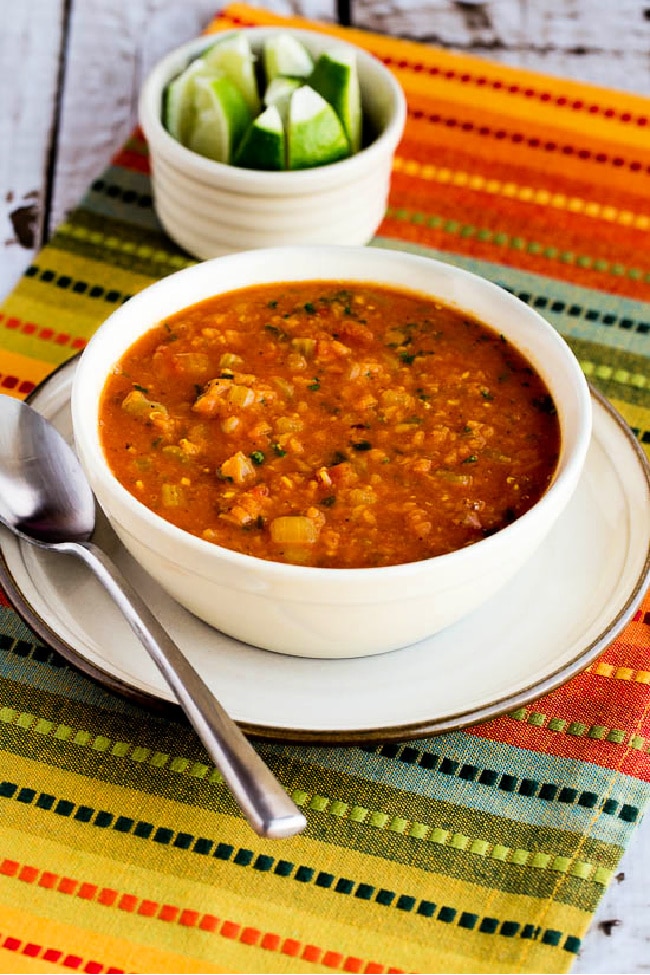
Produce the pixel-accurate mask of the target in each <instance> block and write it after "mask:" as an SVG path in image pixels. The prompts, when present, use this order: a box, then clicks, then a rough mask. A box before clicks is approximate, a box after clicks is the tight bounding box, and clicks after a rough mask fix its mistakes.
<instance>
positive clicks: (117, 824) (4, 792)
mask: <svg viewBox="0 0 650 975" xmlns="http://www.w3.org/2000/svg"><path fill="white" fill-rule="evenodd" d="M0 799H4V800H14V801H16V802H20V803H22V804H24V805H32V806H34V807H35V808H36V809H38V810H40V811H42V812H43V813H52V814H54V815H57V816H60V817H65V818H68V817H70V818H72V819H73V820H75V822H76V823H78V824H79V825H80V826H82V827H94V828H95V829H111V830H115V831H116V832H118V833H120V834H122V835H125V836H126V835H129V836H131V837H133V838H134V839H136V840H141V841H145V842H152V843H156V844H157V846H158V848H159V849H161V850H164V849H173V850H175V851H178V852H184V853H194V854H198V855H200V856H211V857H213V858H215V859H217V860H219V861H221V862H222V863H230V864H232V865H233V866H236V867H237V868H238V869H241V868H250V869H253V870H256V871H257V872H258V873H271V872H272V873H273V874H274V876H276V877H278V878H283V879H286V880H288V881H289V880H291V881H294V882H296V883H300V884H303V885H304V884H310V885H313V886H314V887H316V888H318V889H319V891H321V892H322V893H323V895H326V894H328V893H329V894H335V895H338V896H347V897H354V898H355V899H356V900H357V901H358V902H361V903H364V902H365V903H368V904H370V903H373V904H376V905H379V906H381V907H385V908H390V909H394V910H398V911H402V912H403V913H405V914H415V915H418V916H419V917H421V918H423V919H429V920H435V921H440V922H441V923H444V924H456V925H458V926H459V927H461V928H464V929H465V930H476V931H478V932H480V933H483V934H500V935H501V936H503V937H506V938H513V937H520V938H525V939H531V940H536V941H539V942H540V943H541V944H545V945H548V946H550V947H555V948H560V949H562V950H564V951H568V952H571V953H577V951H578V950H579V947H580V939H579V938H578V937H577V936H576V935H574V934H571V933H567V932H562V931H559V930H557V929H554V928H543V927H541V926H537V925H535V924H533V923H531V922H529V923H521V922H518V921H512V920H508V919H501V918H495V917H493V916H491V915H484V916H481V915H478V914H475V913H469V912H466V911H463V910H462V909H461V908H459V907H457V906H455V905H452V904H446V903H443V904H440V903H435V902H433V901H431V900H428V899H422V898H420V897H418V896H415V895H413V894H412V893H410V892H408V891H398V890H392V889H390V888H387V887H383V886H381V885H378V884H375V883H371V882H369V880H370V879H372V878H366V879H360V878H357V877H349V876H340V875H339V876H337V875H335V874H332V873H330V872H328V871H324V870H320V869H319V868H318V867H317V866H313V865H312V864H305V863H296V862H295V861H291V860H287V859H284V858H282V857H274V856H272V855H270V854H267V853H264V854H262V853H259V852H256V850H255V848H254V847H235V846H233V845H232V844H230V843H224V842H222V841H219V840H217V839H214V838H212V837H205V836H201V837H197V836H195V835H194V834H192V833H187V832H181V831H177V830H176V829H174V828H173V827H170V826H166V825H161V824H156V823H152V822H149V821H145V820H139V819H136V818H135V817H134V816H133V815H127V814H124V813H117V812H115V811H109V810H106V809H96V808H93V807H91V806H87V805H78V804H76V803H75V802H74V801H72V800H70V799H67V798H62V797H57V796H54V795H52V794H51V793H43V792H40V791H38V789H36V788H34V787H33V786H25V785H22V786H21V785H20V784H19V783H17V782H12V781H4V782H1V783H0Z"/></svg>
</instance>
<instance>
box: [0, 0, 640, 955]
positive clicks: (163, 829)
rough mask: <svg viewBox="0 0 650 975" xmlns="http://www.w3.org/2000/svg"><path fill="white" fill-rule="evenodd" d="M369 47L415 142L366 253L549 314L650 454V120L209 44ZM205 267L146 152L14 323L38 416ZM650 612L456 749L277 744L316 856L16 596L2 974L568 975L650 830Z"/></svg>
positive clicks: (589, 103) (454, 71)
mask: <svg viewBox="0 0 650 975" xmlns="http://www.w3.org/2000/svg"><path fill="white" fill-rule="evenodd" d="M257 24H287V25H290V24H294V25H300V26H309V27H311V28H313V29H318V30H323V31H325V32H327V33H331V34H333V35H338V36H343V37H348V38H350V39H352V40H353V41H355V42H356V43H358V44H359V45H360V46H362V47H363V48H366V49H367V50H369V51H370V52H372V53H373V54H375V55H376V56H377V57H378V58H380V59H381V60H382V61H383V62H384V63H385V64H386V65H388V66H389V67H390V68H391V70H393V71H394V72H395V74H396V76H397V77H398V79H399V80H400V82H401V83H402V85H403V87H404V89H405V92H406V95H407V99H408V106H409V112H408V121H407V126H406V131H405V134H404V138H403V140H402V142H401V145H400V147H399V149H398V153H397V157H396V160H395V165H394V172H393V180H392V188H391V195H390V201H389V205H388V210H387V213H386V217H385V219H384V221H383V223H382V225H381V227H380V228H379V231H378V235H377V237H376V239H375V240H374V241H373V244H372V246H379V247H393V248H403V249H407V250H412V251H414V252H416V253H423V254H429V255H433V256H435V257H437V258H440V259H442V260H445V261H448V262H450V263H452V264H456V265H459V266H462V267H464V268H468V269H470V270H472V271H476V272H478V273H480V274H482V275H484V276H485V277H487V278H490V279H491V280H493V281H495V282H497V283H498V284H500V285H502V286H503V287H506V288H507V289H508V290H510V291H512V292H513V293H514V294H516V295H518V296H519V297H520V298H521V299H523V300H524V301H526V302H527V303H529V304H531V305H532V306H533V307H535V308H537V309H538V310H539V311H540V312H541V313H542V314H543V315H544V316H545V317H547V318H548V320H549V321H551V322H552V324H553V325H554V326H555V327H556V328H557V329H558V330H559V331H560V332H561V333H562V335H564V336H565V337H566V338H567V340H568V341H569V343H570V344H571V346H572V348H573V349H574V351H575V352H576V355H577V356H578V359H579V361H580V363H581V365H582V367H583V369H584V371H585V374H586V375H587V377H588V378H589V379H590V380H591V382H592V383H593V384H594V386H595V387H597V388H598V389H599V390H600V391H601V392H602V393H603V394H604V395H605V396H606V397H607V398H608V399H609V400H610V401H611V402H612V404H613V405H614V406H615V407H616V408H617V410H618V411H619V412H620V413H621V414H622V415H623V417H624V418H625V419H626V421H627V422H628V424H629V425H630V426H631V427H632V428H633V430H634V433H635V435H636V436H637V437H638V439H639V441H640V442H641V444H643V445H645V446H646V448H648V447H649V446H650V370H649V368H648V363H649V361H650V264H648V261H647V250H648V249H647V246H644V245H645V244H646V243H647V233H648V229H650V217H649V216H648V213H649V212H650V209H649V203H650V200H649V197H650V182H649V180H648V175H649V173H650V145H649V143H648V127H649V126H650V101H647V100H644V99H642V98H639V97H634V96H631V95H627V94H623V93H620V92H614V91H610V90H605V89H599V88H595V87H590V86H585V85H581V84H578V83H575V82H569V81H566V80H563V79H559V78H551V77H547V76H544V75H540V74H532V73H528V72H525V71H522V70H518V69H514V68H508V67H504V66H503V65H497V64H494V63H491V62H489V61H483V60H478V59H474V58H470V57H466V56H463V55H459V54H453V53H449V52H444V51H439V50H436V49H434V48H431V47H426V46H424V45H419V44H415V43H412V42H406V41H401V40H396V39H393V38H388V37H383V36H378V35H374V34H371V33H365V32H360V31H354V30H346V29H344V28H335V27H332V26H331V25H324V24H313V23H306V22H304V21H301V20H299V19H298V18H282V17H278V16H275V15H272V14H270V13H268V12H266V11H263V10H259V9H253V8H249V7H246V6H243V5H234V6H230V7H228V8H226V9H225V10H223V11H222V12H221V13H220V14H219V16H218V18H217V20H216V21H215V22H214V24H213V25H212V27H211V29H213V30H215V31H218V30H221V29H227V28H231V27H233V26H247V25H257ZM190 263H192V261H191V259H190V258H189V257H188V256H187V255H185V254H184V253H182V252H181V251H179V250H178V249H177V248H176V247H175V246H174V245H173V244H172V243H171V242H170V241H169V240H168V239H167V238H166V237H165V235H164V234H163V233H162V231H161V230H160V228H159V225H158V223H157V221H156V218H155V215H154V211H153V209H152V200H151V187H150V183H149V175H148V158H147V149H146V145H145V143H144V141H143V138H142V136H141V133H139V132H135V133H134V134H133V136H132V138H131V139H130V140H129V141H128V143H127V144H126V145H125V146H124V147H122V148H121V149H120V150H119V152H117V154H116V156H115V158H114V160H113V161H112V164H111V166H110V167H109V168H108V169H107V170H106V172H104V173H103V174H101V175H99V176H98V178H97V180H96V181H95V182H93V184H92V185H91V186H90V187H89V189H88V192H87V194H86V195H85V197H84V199H83V200H82V201H81V203H80V204H79V206H78V207H77V208H75V209H74V210H73V211H72V212H71V213H70V214H69V217H68V219H67V220H66V222H65V223H64V224H63V225H62V226H60V227H59V228H58V230H57V232H56V234H55V235H54V237H53V239H52V240H51V242H50V243H49V244H48V245H47V246H46V247H45V248H44V249H43V250H42V251H41V252H40V253H39V254H38V255H37V257H36V259H35V261H34V263H33V265H32V266H30V267H29V268H28V269H27V272H26V273H25V275H24V277H23V278H22V279H21V281H20V282H19V284H18V286H17V287H16V289H15V290H14V292H13V293H12V294H11V295H10V296H9V298H8V299H7V300H6V302H5V303H4V305H3V306H2V308H0V391H1V392H3V393H9V394H10V395H13V396H17V397H25V396H27V395H28V394H29V393H30V392H31V391H32V390H33V389H34V387H35V386H36V385H37V384H38V383H40V382H42V381H43V380H44V379H45V378H46V377H47V376H48V375H49V374H50V373H51V372H52V371H53V370H54V369H55V368H56V367H57V366H58V365H59V364H60V363H62V362H64V361H66V360H67V359H68V358H70V357H71V356H72V355H73V354H75V353H76V352H77V351H78V350H80V349H82V348H83V346H84V344H85V342H86V341H87V340H88V338H89V337H90V336H91V334H92V333H93V331H94V330H95V329H96V328H97V327H98V325H99V324H100V323H101V322H102V321H103V320H104V319H105V318H106V317H107V316H108V314H109V313H110V312H111V311H112V310H113V309H114V308H115V307H117V305H119V304H120V303H121V302H122V301H124V300H125V299H126V298H127V297H128V296H129V295H132V294H134V293H135V292H137V291H139V290H140V289H142V288H143V287H145V286H146V285H148V284H149V283H150V282H152V281H154V280H156V279H158V278H160V277H162V276H164V275H166V274H169V273H171V272H172V271H175V270H177V269H179V268H181V267H183V266H186V265H188V264H190ZM649 688H650V601H648V599H647V597H646V600H645V602H642V603H641V605H640V606H639V607H638V609H637V611H636V613H635V615H634V617H633V619H632V620H631V621H630V622H629V623H628V624H627V625H626V627H625V628H624V629H623V631H622V632H621V633H620V634H619V636H618V638H617V639H615V640H614V642H613V643H612V644H611V645H610V646H609V647H608V648H607V649H606V650H605V652H604V653H603V654H602V656H601V657H600V658H599V659H598V660H597V661H596V662H594V663H592V664H591V665H590V666H589V668H588V669H587V670H586V671H585V672H583V673H581V674H580V675H578V676H576V677H574V678H573V679H572V680H571V681H569V682H568V683H567V684H565V685H564V686H563V687H561V688H560V689H558V690H556V691H554V692H552V693H550V694H548V695H547V696H545V697H544V698H542V699H539V700H537V701H535V702H534V704H531V705H528V706H526V707H523V708H520V709H519V710H517V711H515V712H513V713H509V714H507V715H505V716H503V717H500V718H499V719H497V720H494V721H491V722H489V723H485V724H482V725H480V726H476V727H472V728H469V729H466V730H465V731H462V732H456V733H451V734H445V735H441V736H439V737H435V738H433V737H432V738H425V739H419V740H414V741H408V742H390V743H384V744H378V745H375V744H372V745H364V746H363V747H357V746H348V747H328V746H320V745H309V746H307V745H294V744H285V743H282V742H259V744H258V747H259V750H260V752H261V754H262V755H263V756H264V758H265V759H266V760H267V761H268V762H269V764H270V766H271V767H272V768H273V770H274V771H275V772H276V774H277V775H278V777H279V778H280V780H281V781H282V782H283V783H284V785H285V786H286V788H287V789H288V790H289V791H290V792H291V794H292V795H293V796H294V798H295V800H296V802H297V803H298V804H299V805H300V806H301V807H302V808H303V809H304V811H305V813H306V816H307V820H308V826H307V829H306V831H305V833H304V834H303V835H301V836H299V837H295V838H293V839H290V840H283V841H266V840H262V839H260V838H258V837H257V836H255V835H254V834H253V833H252V832H251V831H250V829H249V828H248V826H247V825H246V824H245V822H244V821H243V819H242V818H241V816H240V815H239V813H238V811H237V808H236V806H235V804H234V802H233V800H232V799H231V797H230V795H229V793H228V791H227V789H226V788H225V786H224V785H223V783H222V781H221V778H220V776H219V774H218V773H217V772H216V770H215V769H214V768H213V767H212V766H211V765H210V763H209V761H208V760H207V758H206V755H205V753H204V751H203V749H202V747H201V745H200V744H199V743H198V741H197V739H196V737H195V735H194V733H193V732H192V731H191V729H190V728H189V727H188V725H187V723H186V722H185V720H184V718H183V717H182V716H181V715H180V714H179V715H177V716H176V717H173V716H172V717H171V718H167V717H163V716H162V715H160V714H157V713H153V712H148V711H147V710H146V709H144V708H141V707H139V706H137V705H135V704H133V703H131V702H129V701H127V700H126V699H124V698H122V697H120V696H118V695H115V694H113V693H111V692H110V691H108V690H107V689H106V688H104V687H102V686H100V685H99V684H97V683H95V682H93V681H92V680H91V679H90V678H89V677H86V676H84V675H83V674H82V673H81V672H79V671H78V670H76V669H75V667H74V666H72V665H71V664H69V663H67V662H66V661H65V660H64V659H63V658H62V657H60V656H59V655H58V654H57V653H56V652H55V651H54V650H52V649H51V648H50V647H48V646H45V645H43V643H42V641H40V640H39V639H38V638H37V637H36V636H35V634H34V633H33V632H31V631H30V630H29V629H28V627H27V626H26V624H25V623H24V622H22V621H21V619H20V618H19V616H18V615H17V613H16V612H15V611H14V610H13V609H12V607H11V606H10V605H9V601H8V600H6V599H5V600H4V601H3V600H2V596H1V595H0V971H5V972H15V971H24V972H50V971H52V972H60V971H62V970H68V971H70V970H72V971H78V972H312V971H313V972H407V971H410V972H413V971H415V972H562V971H568V970H569V969H570V968H571V965H572V963H573V961H574V960H575V958H576V955H577V953H578V952H579V949H580V944H581V939H582V938H583V936H584V934H585V932H586V930H587V929H588V927H589V924H590V921H591V918H592V916H593V912H594V910H595V908H596V905H597V904H598V901H599V898H600V897H601V895H602V893H603V891H604V890H605V887H606V885H607V884H608V883H609V882H610V880H611V879H612V877H613V876H614V874H615V873H616V870H617V863H618V861H619V858H620V856H621V854H622V852H623V850H624V849H625V846H626V844H627V842H628V840H629V839H630V836H631V835H632V832H633V830H634V829H635V828H636V826H637V824H638V823H639V821H640V820H641V818H642V816H643V813H644V811H645V808H646V806H647V803H648V796H649V789H648V780H649V779H650V757H649V753H650V717H649V702H650V695H649Z"/></svg>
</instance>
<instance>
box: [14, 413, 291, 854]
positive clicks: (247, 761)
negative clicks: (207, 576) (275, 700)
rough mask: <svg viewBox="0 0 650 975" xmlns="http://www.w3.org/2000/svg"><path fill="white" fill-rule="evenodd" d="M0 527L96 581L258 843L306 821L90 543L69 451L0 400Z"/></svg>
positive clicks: (88, 503)
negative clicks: (71, 558) (78, 564)
mask: <svg viewBox="0 0 650 975" xmlns="http://www.w3.org/2000/svg"><path fill="white" fill-rule="evenodd" d="M0 523H2V524H3V525H5V526H6V527H7V528H8V529H9V530H10V531H12V532H13V533H14V534H15V535H18V536H19V537H20V538H22V539H25V541H27V542H31V543H33V544H34V545H37V546H39V547H40V548H45V549H50V550H51V551H54V552H61V553H62V554H63V555H76V556H77V558H80V559H81V560H82V561H83V562H84V563H85V564H86V565H87V566H88V568H89V569H91V570H92V572H93V573H94V574H95V576H96V577H97V579H99V581H100V582H101V583H102V585H103V586H104V587H105V588H106V590H107V591H108V593H109V594H110V596H111V597H112V598H113V599H114V601H115V603H116V604H117V606H118V607H119V608H120V610H121V611H122V613H123V614H124V617H125V619H126V620H127V622H128V623H129V625H130V627H131V629H132V630H133V632H134V633H135V634H136V636H137V637H138V638H139V639H140V641H141V642H142V644H143V646H144V647H145V648H146V649H147V650H148V652H149V654H150V655H151V657H152V658H153V660H154V662H155V663H156V665H157V667H158V669H159V670H160V672H161V673H162V675H163V676H164V678H165V680H166V681H167V683H168V684H169V686H170V688H171V689H172V690H173V692H174V694H175V695H176V699H177V700H178V703H179V704H180V705H181V707H182V708H183V710H184V711H185V713H186V715H187V717H188V718H189V720H190V721H191V723H192V725H193V726H194V728H195V730H196V732H197V734H198V736H199V738H200V739H201V741H202V742H203V744H204V745H205V747H206V748H207V750H208V752H209V754H210V757H211V758H212V760H213V762H214V763H215V765H216V766H217V768H218V769H219V771H220V772H221V774H222V775H223V777H224V779H225V781H226V782H227V784H228V785H229V787H230V789H231V790H232V792H233V795H234V796H235V798H236V799H237V802H238V803H239V805H240V807H241V809H242V811H243V813H244V815H245V817H246V819H247V820H248V822H249V823H250V824H251V826H252V827H253V829H254V830H255V832H257V833H259V834H260V835H261V836H269V837H277V838H280V837H286V836H293V835H294V834H295V833H299V832H301V831H302V830H303V829H304V828H305V826H306V820H305V817H304V816H303V814H302V813H301V812H300V810H299V809H298V808H297V807H296V806H295V805H294V803H293V802H292V801H291V799H290V798H289V796H288V795H287V794H286V792H285V791H284V790H283V788H282V786H281V785H280V783H279V782H278V781H277V779H276V778H275V777H274V776H273V774H272V773H271V771H270V769H269V768H268V767H267V766H266V765H265V764H264V762H263V761H262V760H261V758H260V757H259V756H258V754H257V752H255V750H254V749H253V747H252V746H251V745H250V743H249V742H248V740H247V739H246V738H245V737H244V735H243V734H242V732H241V731H240V729H239V728H238V727H237V725H236V724H235V722H234V721H233V720H232V718H230V717H229V716H228V715H227V714H226V712H225V711H224V710H223V708H222V707H221V705H220V704H219V702H218V701H217V700H216V698H215V697H214V695H213V693H212V691H211V690H210V689H209V688H208V687H207V685H206V684H205V683H204V682H203V680H202V679H201V677H200V676H199V675H198V673H197V672H196V671H195V670H194V668H193V667H192V665H191V664H190V662H189V661H188V660H187V658H186V657H185V656H184V654H183V653H182V652H181V650H179V648H178V647H177V646H176V644H175V643H174V641H173V640H172V639H171V637H170V636H169V634H168V633H167V632H166V631H165V630H164V629H163V627H162V626H161V624H160V623H159V622H158V620H157V619H156V617H155V616H154V615H153V613H152V612H151V611H150V610H149V608H148V607H147V606H146V604H145V603H144V601H143V600H142V598H141V597H140V596H139V595H138V593H137V592H136V591H135V590H134V589H133V587H132V586H131V585H130V583H128V582H127V581H126V579H125V578H124V577H123V576H122V575H121V573H120V572H119V570H118V569H117V568H116V567H115V566H114V565H113V564H112V562H111V561H110V559H109V558H108V556H107V555H106V554H105V553H104V552H103V551H102V550H101V549H100V548H98V547H97V545H94V544H93V543H92V542H91V541H89V539H90V537H91V535H92V533H93V531H94V528H95V501H94V496H93V493H92V491H91V488H90V485H89V484H88V481H87V480H86V477H85V475H84V473H83V470H82V468H81V465H80V464H79V462H78V460H77V457H76V455H75V454H74V452H73V450H72V449H71V447H70V446H69V445H68V444H67V443H66V441H65V440H64V439H63V437H62V436H61V435H60V434H59V432H58V431H57V430H56V429H55V428H54V427H53V426H52V424H50V423H49V422H48V421H47V420H46V419H45V418H44V417H43V416H41V414H40V413H37V412H36V410H34V409H33V408H32V407H31V406H29V405H28V404H27V403H23V402H21V401H20V400H16V399H12V398H11V397H9V396H5V395H0Z"/></svg>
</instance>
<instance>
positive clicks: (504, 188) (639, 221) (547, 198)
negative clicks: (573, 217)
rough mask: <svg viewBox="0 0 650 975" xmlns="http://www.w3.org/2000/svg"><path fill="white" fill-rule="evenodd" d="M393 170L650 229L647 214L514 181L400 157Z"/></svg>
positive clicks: (449, 184) (428, 180)
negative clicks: (522, 184)
mask: <svg viewBox="0 0 650 975" xmlns="http://www.w3.org/2000/svg"><path fill="white" fill-rule="evenodd" d="M393 170H394V172H396V173H404V174H405V175H406V176H410V177H417V178H418V179H422V180H425V181H427V182H433V183H438V184H440V185H442V186H445V185H448V186H459V187H463V188H465V189H469V190H472V191H474V192H477V193H487V194H489V195H491V196H501V197H504V198H506V199H511V200H518V201H519V202H520V203H532V204H535V205H538V206H546V207H550V208H551V209H554V210H564V211H566V212H567V213H580V214H582V215H583V216H585V217H591V218H593V219H595V220H604V221H605V222H607V223H619V224H621V225H622V226H624V227H632V228H634V229H635V230H648V229H650V217H649V216H647V215H646V214H637V213H633V212H632V211H631V210H619V209H618V207H615V206H610V205H609V204H600V203H596V202H594V201H592V200H584V199H582V197H578V196H569V195H567V194H565V193H551V192H549V190H546V189H539V188H535V187H534V186H521V185H519V184H518V183H514V182H512V180H508V181H504V180H500V179H494V178H492V177H485V176H481V175H480V174H479V173H471V172H465V171H463V170H456V169H450V168H449V167H447V166H434V165H432V164H430V163H419V162H418V161H417V160H415V159H403V158H401V157H400V156H396V157H395V159H394V160H393ZM541 175H543V174H541Z"/></svg>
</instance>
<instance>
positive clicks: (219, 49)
mask: <svg viewBox="0 0 650 975" xmlns="http://www.w3.org/2000/svg"><path fill="white" fill-rule="evenodd" d="M203 60H204V61H205V65H206V67H207V68H209V69H210V70H211V71H218V72H219V73H221V74H224V75H226V77H228V78H230V80H231V81H234V83H235V84H236V85H237V87H238V88H239V89H240V90H241V93H242V95H243V96H244V98H245V99H246V102H247V104H248V107H249V108H250V110H251V112H252V114H253V115H257V114H258V112H259V110H260V96H259V92H258V89H257V79H256V77H255V56H254V55H253V51H252V49H251V46H250V43H249V41H248V38H247V37H246V36H245V35H244V34H243V33H238V34H233V35H231V36H229V37H224V38H223V40H220V41H217V43H216V44H214V45H213V47H211V48H209V49H208V50H207V51H205V52H204V54H203Z"/></svg>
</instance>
